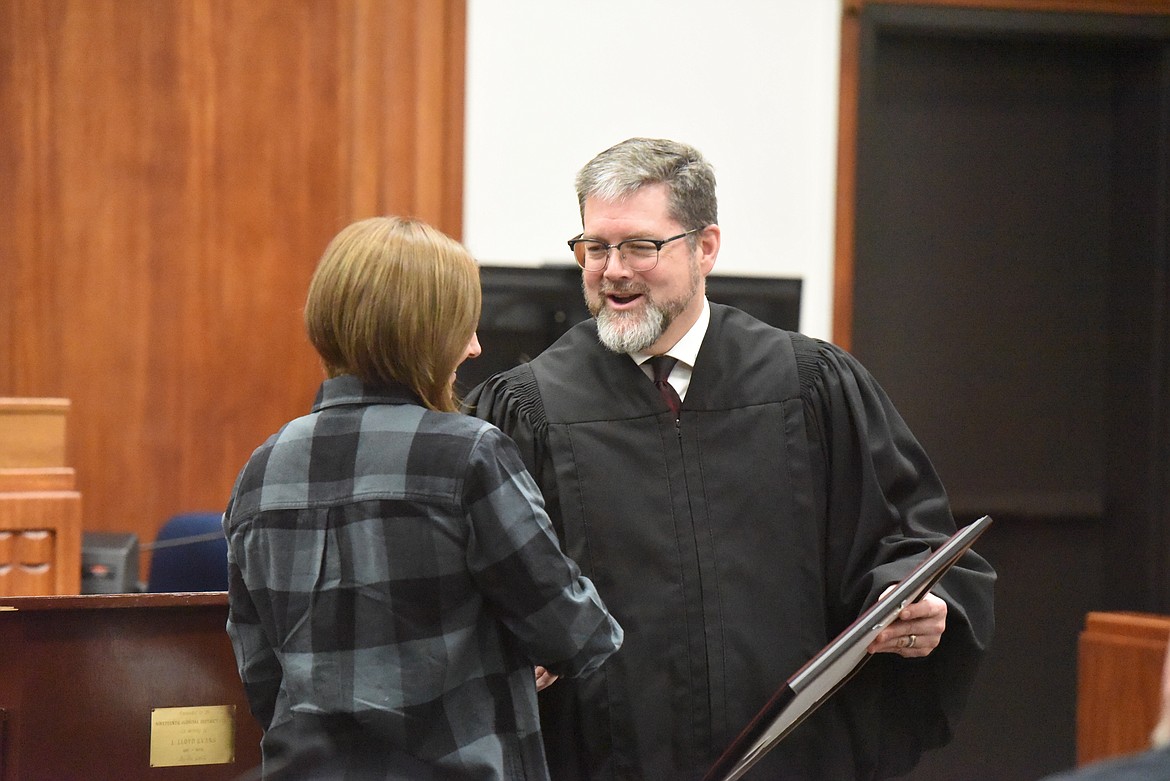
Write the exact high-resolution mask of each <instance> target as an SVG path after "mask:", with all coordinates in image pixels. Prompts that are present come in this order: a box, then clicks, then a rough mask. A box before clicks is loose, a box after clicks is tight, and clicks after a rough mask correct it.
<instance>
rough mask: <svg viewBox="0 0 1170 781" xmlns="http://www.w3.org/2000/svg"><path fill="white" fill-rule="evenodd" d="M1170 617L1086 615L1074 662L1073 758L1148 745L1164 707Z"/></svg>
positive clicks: (1125, 751) (1082, 761) (1086, 759)
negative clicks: (1163, 673)
mask: <svg viewBox="0 0 1170 781" xmlns="http://www.w3.org/2000/svg"><path fill="white" fill-rule="evenodd" d="M1168 637H1170V616H1162V615H1153V614H1144V613H1089V614H1088V615H1087V616H1086V617H1085V629H1084V631H1083V632H1081V637H1080V642H1079V652H1078V653H1079V658H1078V662H1077V762H1078V764H1082V765H1083V764H1087V763H1090V762H1095V761H1099V760H1102V759H1107V758H1109V757H1114V756H1118V755H1122V754H1130V753H1134V752H1137V751H1143V750H1145V749H1147V748H1149V746H1150V733H1151V731H1152V730H1153V729H1154V725H1155V724H1156V723H1157V722H1158V716H1159V713H1160V712H1161V707H1162V699H1161V698H1162V685H1161V684H1162V666H1163V663H1164V661H1165V659H1166V643H1167V639H1168Z"/></svg>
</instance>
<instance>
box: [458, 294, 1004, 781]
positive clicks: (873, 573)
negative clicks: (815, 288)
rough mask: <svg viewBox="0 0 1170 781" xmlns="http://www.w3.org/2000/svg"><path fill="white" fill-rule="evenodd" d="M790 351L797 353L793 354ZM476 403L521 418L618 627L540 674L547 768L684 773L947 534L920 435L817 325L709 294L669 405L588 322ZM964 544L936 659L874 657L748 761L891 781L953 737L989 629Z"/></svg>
mask: <svg viewBox="0 0 1170 781" xmlns="http://www.w3.org/2000/svg"><path fill="white" fill-rule="evenodd" d="M798 363H799V364H800V366H801V369H800V370H799V371H798ZM465 406H466V408H467V410H468V411H469V412H471V413H472V414H475V415H478V416H480V417H483V418H485V419H487V420H489V421H492V422H493V423H495V424H496V425H498V426H499V427H500V428H501V429H503V430H504V431H505V432H507V433H508V434H510V435H511V436H512V437H513V438H514V439H515V440H516V441H517V443H518V444H519V445H520V449H521V451H522V452H523V453H524V457H525V459H526V461H527V464H528V467H529V469H530V471H531V472H532V474H533V475H534V477H535V478H536V479H537V481H538V483H539V484H540V486H541V489H542V491H543V492H544V496H545V500H546V503H547V505H548V511H549V514H550V516H551V517H552V519H553V522H554V525H555V526H556V529H557V532H558V534H559V535H560V539H561V544H562V545H563V546H564V548H565V550H566V552H567V553H568V554H569V555H570V556H571V557H573V558H574V559H575V560H576V561H577V562H578V563H579V564H580V566H581V568H582V570H583V571H584V572H585V574H587V575H588V576H589V577H590V578H592V580H593V582H594V583H595V584H596V586H597V588H598V590H599V592H600V593H601V595H602V597H603V598H604V599H605V601H606V604H607V605H608V606H609V608H610V609H611V610H612V612H613V613H614V615H615V616H616V617H617V619H618V621H620V622H621V624H622V626H623V627H624V628H625V633H626V639H625V645H624V647H623V648H622V649H621V651H619V652H618V653H616V654H615V655H614V656H612V657H610V659H609V661H608V662H607V663H606V664H605V665H604V666H603V667H602V668H601V669H600V670H599V671H598V672H597V673H595V674H594V675H592V676H590V677H589V678H587V679H585V680H560V681H558V682H556V683H555V684H553V685H552V686H551V687H549V688H548V689H546V690H545V691H544V692H542V693H541V714H542V729H543V730H544V733H545V742H546V748H547V750H548V759H549V766H550V769H551V771H552V775H553V778H555V779H648V780H654V781H657V780H658V779H697V778H701V777H702V775H703V773H704V771H705V770H706V768H708V767H709V766H710V765H711V764H712V763H713V762H714V760H715V759H716V758H717V757H718V756H719V754H720V753H721V751H722V750H723V749H724V748H725V747H726V746H727V744H728V743H729V742H730V741H731V740H732V739H733V738H734V737H735V735H736V734H738V732H739V731H740V730H741V729H742V728H743V727H744V726H746V725H747V723H748V722H749V721H750V720H751V718H752V716H753V715H755V713H756V712H757V710H759V708H761V707H762V706H763V704H764V703H765V702H766V701H767V700H768V698H769V697H770V696H771V695H772V693H773V692H774V691H775V690H776V688H777V687H779V686H780V685H782V684H783V683H784V681H785V680H786V679H787V678H788V677H789V676H791V675H792V674H793V673H794V672H796V671H797V670H798V669H799V668H800V667H801V666H802V665H803V664H804V663H805V662H806V661H807V660H808V659H809V658H810V657H811V656H812V655H814V654H815V653H816V652H817V651H818V650H819V649H820V648H822V647H823V646H824V645H825V644H826V643H827V642H828V641H829V640H831V639H832V638H833V637H834V636H836V634H838V633H839V632H840V631H841V630H842V629H844V628H845V627H846V626H848V625H849V623H851V622H852V621H853V619H854V618H856V616H857V615H858V614H859V613H860V612H861V611H862V610H863V609H864V608H865V607H867V606H868V605H869V604H871V603H872V602H873V601H875V600H876V598H877V597H878V595H879V594H880V592H881V591H882V590H883V589H884V588H885V587H886V586H887V585H889V584H890V583H893V582H895V581H897V580H899V579H901V578H902V577H904V576H905V575H906V574H908V573H909V571H910V570H911V569H912V568H913V567H914V565H915V564H916V563H917V562H918V561H920V560H921V559H922V558H923V557H924V556H925V555H926V553H927V552H928V549H929V548H930V547H931V545H935V546H937V544H939V543H940V542H942V541H943V540H944V539H945V538H946V537H948V536H949V535H950V534H952V533H953V532H954V530H955V523H954V520H953V519H952V517H951V514H950V509H949V505H948V503H947V499H946V495H945V493H944V490H943V487H942V485H941V483H940V481H939V479H938V477H937V475H936V473H935V471H934V469H933V467H932V466H931V464H930V462H929V460H928V459H927V456H926V454H925V453H924V452H923V450H922V449H921V447H920V446H919V445H918V443H917V442H916V440H915V439H914V437H913V435H912V434H911V432H910V431H909V429H908V428H907V426H906V424H905V423H904V422H903V420H902V418H901V417H900V416H899V414H898V413H897V411H896V410H895V409H894V407H893V405H892V404H891V402H890V400H889V399H888V398H887V396H886V394H885V393H884V392H883V391H882V390H881V388H880V387H879V386H878V384H877V383H876V382H875V381H874V379H873V378H872V377H871V376H870V375H869V373H868V372H867V371H866V370H865V369H864V368H863V367H862V366H861V365H860V364H859V363H858V362H857V361H856V360H855V359H854V358H852V357H851V356H850V355H849V354H847V353H846V352H844V351H843V350H841V349H839V348H837V347H835V346H833V345H830V344H828V343H825V342H820V341H814V340H812V339H809V338H808V337H804V336H801V335H798V334H791V333H789V332H786V331H781V330H777V329H775V328H772V327H771V326H768V325H766V324H764V323H761V322H760V321H758V320H756V319H754V318H752V317H750V316H749V315H747V314H744V313H743V312H740V311H738V310H736V309H732V308H730V307H725V306H721V305H718V304H711V322H710V326H709V329H708V331H707V334H706V336H705V338H704V340H703V344H702V347H701V349H700V351H699V354H698V358H697V360H696V364H695V366H694V371H693V376H692V380H691V384H690V388H689V390H688V392H687V396H686V399H685V400H684V401H683V405H682V409H681V412H680V417H679V421H678V422H677V425H676V422H675V420H674V419H673V416H672V415H671V414H670V412H669V411H668V409H667V407H666V405H665V403H664V402H663V401H662V399H661V398H660V396H659V395H658V392H657V390H656V389H655V388H654V385H653V384H652V383H651V381H650V380H649V379H647V377H646V376H645V375H644V374H643V373H642V371H641V370H640V369H639V368H638V367H637V366H636V365H635V364H634V362H633V361H631V360H630V359H629V358H628V357H627V356H625V355H618V354H614V353H612V352H610V351H609V350H607V349H606V348H605V347H604V346H602V345H601V344H600V342H599V341H598V338H597V328H596V323H595V321H593V320H589V321H586V322H583V323H581V324H579V325H578V326H576V327H574V328H573V329H572V330H570V331H569V332H568V333H567V334H565V335H564V336H563V337H562V338H561V339H560V340H559V341H558V342H557V343H556V344H554V345H553V346H551V347H549V348H548V349H547V350H546V351H545V352H544V353H542V354H541V355H540V356H538V357H537V358H536V359H534V360H533V361H531V362H530V363H528V364H524V365H521V366H519V367H516V368H514V369H511V370H509V371H507V372H504V373H502V374H499V375H496V376H495V377H493V378H491V379H489V380H488V381H486V382H485V383H484V384H483V385H481V386H480V387H479V388H477V389H475V390H474V391H472V393H471V394H470V395H469V397H468V398H467V400H466V401H465ZM994 578H995V575H994V572H993V571H992V569H991V567H990V566H989V565H988V564H987V563H986V562H985V561H984V560H983V559H982V558H980V557H979V556H978V555H976V554H974V553H969V554H968V555H967V556H966V557H965V558H964V559H963V560H962V561H960V562H959V564H958V565H956V566H955V567H954V568H953V569H952V570H951V572H950V573H948V575H947V576H946V577H945V578H944V580H943V582H942V583H941V584H940V586H939V587H936V589H935V594H936V595H938V596H940V597H942V598H943V599H945V600H946V601H947V603H948V616H947V630H946V632H945V633H944V635H943V640H942V644H941V645H940V647H939V648H937V649H936V650H935V652H934V653H933V654H931V655H930V656H929V657H927V658H926V659H920V660H907V659H902V658H900V657H896V656H895V655H892V654H879V655H878V656H876V657H875V658H874V659H872V660H871V661H870V662H869V664H868V665H866V666H865V667H864V668H862V671H861V673H860V674H859V675H858V676H857V677H855V678H853V679H852V680H851V681H850V682H849V683H848V684H847V685H846V686H845V687H844V688H843V689H842V690H841V691H839V692H838V693H837V694H836V695H835V696H834V697H833V699H831V700H830V701H829V702H828V703H826V704H825V705H823V706H822V707H821V708H820V709H819V710H818V711H817V712H816V713H815V714H814V715H813V716H812V717H811V718H810V719H809V720H808V721H806V722H805V723H804V724H802V725H801V726H800V727H798V728H797V729H796V730H795V731H794V732H793V733H792V734H791V735H789V736H788V737H787V738H785V740H784V741H782V742H781V743H780V744H779V745H778V746H777V747H776V748H775V749H773V751H772V752H771V753H770V754H769V755H768V756H767V757H765V759H764V760H763V761H761V762H760V763H759V764H758V765H757V766H756V767H755V768H754V769H753V770H752V771H751V773H750V774H749V778H759V779H771V778H783V779H833V780H834V781H836V780H837V779H850V778H857V779H869V778H885V777H889V776H892V775H896V774H900V773H903V772H905V771H906V770H908V769H909V768H910V767H912V766H913V764H914V763H916V762H917V761H918V758H919V756H920V754H921V751H922V750H923V749H926V748H930V747H933V746H938V745H941V744H942V743H945V742H946V741H947V740H948V739H949V737H950V735H951V728H952V726H953V724H954V721H955V719H956V718H957V717H958V715H959V712H960V710H961V707H962V705H963V703H964V701H965V699H966V694H967V691H968V688H969V684H970V682H971V677H972V675H973V673H974V668H975V665H976V662H977V661H978V659H979V657H980V656H981V654H982V652H983V649H984V648H985V646H986V644H987V643H988V641H989V640H990V636H991V633H992V628H993V615H992V586H993V582H994Z"/></svg>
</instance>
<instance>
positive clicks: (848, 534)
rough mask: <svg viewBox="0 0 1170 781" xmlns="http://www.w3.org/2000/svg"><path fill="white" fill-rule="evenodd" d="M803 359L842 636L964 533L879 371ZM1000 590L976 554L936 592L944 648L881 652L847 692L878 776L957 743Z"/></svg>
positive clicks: (821, 348)
mask: <svg viewBox="0 0 1170 781" xmlns="http://www.w3.org/2000/svg"><path fill="white" fill-rule="evenodd" d="M798 360H799V361H801V362H802V363H803V365H802V366H801V369H802V371H801V372H800V374H801V396H802V401H803V403H804V410H805V420H806V425H807V426H808V429H809V432H810V440H811V442H810V444H811V446H812V459H811V460H812V463H813V470H814V479H816V480H817V481H818V482H819V484H820V485H821V486H822V487H823V492H822V501H823V502H824V510H825V514H826V518H827V525H826V535H827V538H826V540H825V545H826V551H827V554H826V581H825V583H826V595H827V600H828V604H829V605H830V606H831V608H830V609H831V611H832V612H833V613H834V615H833V616H832V617H831V621H832V622H833V623H834V624H836V625H835V626H832V627H830V629H831V631H832V632H834V633H835V632H839V631H840V630H841V629H844V628H845V626H847V625H848V624H849V623H850V621H852V619H853V618H854V617H856V616H857V615H858V614H859V613H860V612H861V611H862V610H864V609H865V608H866V607H867V606H868V605H870V604H872V603H873V602H875V601H876V600H877V598H878V596H879V595H880V593H881V592H882V591H883V590H884V589H885V588H886V587H887V586H888V585H890V584H891V583H895V582H897V581H898V580H901V579H902V578H903V577H905V576H906V575H908V574H909V573H910V571H911V570H912V569H913V568H914V567H915V566H916V565H917V564H918V563H919V562H920V561H922V559H924V558H925V557H926V556H927V555H929V552H930V550H931V549H933V548H935V547H937V546H938V545H939V544H941V543H942V542H943V541H944V540H945V539H946V538H947V537H949V536H950V535H951V534H953V533H954V532H955V528H956V527H955V521H954V519H953V517H952V515H951V511H950V505H949V502H948V500H947V496H946V492H945V490H944V489H943V486H942V483H941V481H940V479H939V476H938V474H937V473H936V472H935V469H934V467H933V466H932V465H931V463H930V460H929V458H928V457H927V455H926V453H925V452H924V451H923V449H922V447H921V446H920V445H919V444H918V442H917V440H916V439H915V438H914V436H913V434H912V433H911V431H910V429H909V427H908V426H907V425H906V423H905V421H904V420H903V419H902V417H901V415H899V414H898V412H897V410H896V409H895V408H894V405H893V403H892V402H891V401H890V399H889V397H888V396H887V395H886V393H885V392H884V391H883V390H882V388H881V387H880V386H879V385H878V383H877V381H876V380H875V379H874V378H873V377H872V376H871V375H870V374H869V372H868V371H867V370H866V369H865V368H864V367H863V366H862V365H861V364H860V363H859V362H858V361H857V360H856V359H855V358H854V357H853V356H851V355H849V354H848V353H846V352H845V351H843V350H841V349H840V348H838V347H835V346H833V345H830V344H828V343H826V342H816V350H815V352H814V353H812V354H806V355H804V356H803V357H801V356H800V354H799V352H798ZM818 450H819V454H818ZM994 582H995V572H994V570H993V569H992V568H991V566H990V565H989V564H988V563H987V562H986V561H985V560H984V559H983V558H982V557H980V556H979V555H977V554H976V553H974V552H973V551H971V552H968V553H967V554H966V555H965V556H964V557H963V558H962V559H961V560H960V561H959V562H958V563H957V564H956V565H955V566H954V567H952V569H951V570H950V571H949V572H948V573H947V574H946V575H945V576H944V578H943V579H942V581H941V582H940V583H939V584H938V585H937V586H936V587H935V588H934V589H933V593H934V594H935V595H936V596H938V597H940V598H942V599H943V600H945V601H946V603H947V625H946V630H945V632H944V633H943V637H942V641H941V643H940V645H939V647H938V648H937V649H935V651H934V652H933V653H932V654H930V656H928V657H926V658H924V659H903V658H901V657H899V656H896V655H893V654H876V655H875V656H874V658H872V659H871V660H870V661H869V663H868V664H867V665H866V666H865V667H863V668H862V670H861V672H860V673H859V675H858V676H857V679H855V680H854V681H851V682H850V684H849V685H848V686H846V687H845V688H844V689H843V690H842V691H841V692H840V693H839V694H840V697H841V706H842V708H843V710H844V711H845V713H846V715H847V718H849V719H850V720H851V721H852V726H853V734H854V738H855V740H856V741H858V742H859V744H860V745H857V746H855V749H856V750H857V753H858V755H859V756H865V757H868V761H870V762H872V763H873V765H874V770H875V772H876V777H879V778H884V777H889V776H892V775H898V774H901V773H903V772H905V771H906V770H908V769H909V768H910V767H912V766H913V764H914V763H916V762H917V759H918V757H919V756H920V754H921V752H922V751H923V750H925V749H928V748H932V747H936V746H939V745H942V744H944V743H946V742H947V741H948V740H949V739H950V737H951V734H952V731H953V728H954V725H955V722H956V721H957V720H958V719H959V717H960V715H961V713H962V710H963V707H964V705H965V703H966V700H967V697H968V694H969V691H970V687H971V683H972V680H973V677H974V674H975V670H976V667H977V664H978V662H979V660H980V658H981V657H982V655H983V653H984V651H985V649H986V647H987V645H988V643H989V642H990V640H991V636H992V632H993V630H994V615H993V610H992V596H993V586H994Z"/></svg>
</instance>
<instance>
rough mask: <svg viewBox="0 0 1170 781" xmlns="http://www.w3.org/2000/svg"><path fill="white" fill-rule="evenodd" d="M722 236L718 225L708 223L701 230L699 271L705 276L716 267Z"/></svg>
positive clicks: (698, 249) (698, 248)
mask: <svg viewBox="0 0 1170 781" xmlns="http://www.w3.org/2000/svg"><path fill="white" fill-rule="evenodd" d="M722 236H723V234H722V233H721V232H720V230H719V226H718V225H708V226H707V227H706V228H703V230H702V231H700V232H699V241H698V247H697V251H698V253H699V271H700V272H702V274H703V276H704V277H705V276H707V275H708V274H710V273H711V269H713V268H715V259H716V258H717V257H719V242H720V240H721V238H722Z"/></svg>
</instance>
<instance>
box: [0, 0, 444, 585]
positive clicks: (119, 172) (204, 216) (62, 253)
mask: <svg viewBox="0 0 1170 781" xmlns="http://www.w3.org/2000/svg"><path fill="white" fill-rule="evenodd" d="M464 24H465V10H464V3H463V0H442V1H441V2H429V1H428V0H386V1H385V2H379V1H377V0H350V1H349V2H336V3H333V2H308V1H307V0H304V1H297V2H284V1H283V0H261V1H260V2H249V3H238V2H231V1H230V0H157V1H147V0H60V1H59V2H54V3H44V2H39V0H31V1H28V2H26V1H25V0H12V1H11V2H5V3H2V4H0V139H3V141H2V142H0V395H5V396H9V395H10V396H59V397H66V398H69V399H71V400H72V402H73V408H72V411H71V413H70V433H71V436H70V442H69V459H68V460H69V463H70V464H71V465H72V466H73V467H75V468H76V471H77V480H78V488H79V489H80V491H81V493H82V494H83V495H84V496H85V498H86V502H85V516H84V528H86V529H91V530H101V531H132V532H136V533H138V534H139V536H140V538H141V539H142V540H143V541H149V540H152V539H153V538H154V535H155V533H156V531H157V529H158V528H159V526H161V524H162V523H163V522H164V521H165V519H166V518H167V517H169V516H170V515H171V514H173V513H176V512H179V511H184V510H199V509H217V508H220V507H222V506H223V504H224V502H225V501H226V499H227V495H228V493H229V491H230V489H231V484H232V480H233V479H234V477H235V474H236V471H237V470H238V469H239V467H240V466H241V465H242V464H243V462H244V461H245V460H246V458H247V456H248V454H249V453H250V452H251V451H252V449H254V448H255V447H256V446H257V445H259V444H260V443H261V442H262V441H263V439H264V438H265V437H266V436H267V435H268V434H270V433H272V431H274V430H275V429H276V428H277V427H278V426H279V425H280V424H281V423H283V422H284V421H286V420H288V419H289V418H291V417H294V416H296V415H299V414H303V413H304V412H306V411H307V410H308V407H309V404H310V403H311V401H312V398H313V394H314V393H315V391H316V388H317V385H318V383H319V381H320V379H321V372H320V370H319V367H318V365H317V361H316V357H315V355H314V353H313V352H312V350H311V348H310V347H309V345H308V341H307V339H306V338H305V337H304V335H303V327H302V324H301V310H302V306H303V301H304V295H305V290H306V287H307V283H308V279H309V276H310V274H311V273H312V269H313V267H314V266H315V264H316V261H317V259H318V257H319V256H320V254H321V251H322V250H323V249H324V246H325V244H326V243H327V241H328V239H329V238H330V237H331V236H332V235H333V234H334V233H335V232H336V231H337V230H338V229H340V228H341V227H342V226H343V225H345V224H347V223H348V222H351V221H352V220H354V219H357V218H360V217H366V216H370V215H372V214H378V213H387V212H396V213H408V214H415V215H417V216H420V217H423V218H424V219H427V220H429V221H431V222H433V223H434V224H436V226H437V227H439V228H441V229H443V230H445V231H447V232H448V233H451V234H453V235H456V236H458V235H459V234H460V220H461V209H462V205H461V204H462V191H461V189H462V180H461V177H462V156H461V152H458V154H452V150H456V151H458V150H461V149H462V143H463V139H462V122H463V115H462V105H463V94H462V90H463V74H462V68H463V62H464V53H463V50H462V47H463V36H464V30H463V26H464ZM452 47H456V48H457V50H455V49H453V48H452ZM146 564H147V563H146V562H145V561H144V569H143V571H144V572H145V571H146Z"/></svg>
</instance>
